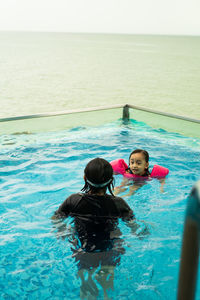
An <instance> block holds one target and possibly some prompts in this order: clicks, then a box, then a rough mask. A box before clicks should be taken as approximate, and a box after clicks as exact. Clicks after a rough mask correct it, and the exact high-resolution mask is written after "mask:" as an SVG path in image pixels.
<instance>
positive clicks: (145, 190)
mask: <svg viewBox="0 0 200 300" xmlns="http://www.w3.org/2000/svg"><path fill="white" fill-rule="evenodd" d="M0 140H1V155H0V164H1V170H0V174H1V177H0V195H1V210H0V222H1V241H0V246H1V264H0V268H1V270H0V274H1V275H0V292H1V297H2V298H3V299H70V298H71V299H79V298H80V287H81V284H82V281H83V280H84V281H85V284H84V288H85V294H86V290H87V291H88V293H90V294H91V295H93V298H92V299H103V289H102V280H103V279H104V284H107V287H108V290H107V294H108V297H110V299H134V300H135V299H136V300H144V299H154V300H156V299H175V298H176V290H177V281H178V269H179V260H180V251H181V240H182V230H183V223H184V215H185V207H186V200H187V196H188V195H189V193H190V190H191V188H192V186H193V184H194V183H195V182H196V181H197V180H198V179H199V170H200V159H199V157H200V150H199V149H200V147H199V146H200V140H199V139H196V138H195V139H194V138H188V137H184V136H181V135H179V134H175V133H169V132H166V131H164V130H162V129H158V130H156V129H152V128H151V127H149V126H147V125H146V124H145V123H142V122H137V121H134V120H132V121H131V122H130V123H129V124H123V123H121V121H120V120H119V121H116V122H112V123H109V124H106V125H104V126H100V127H99V126H97V127H93V128H91V127H76V128H73V129H71V130H65V131H59V132H50V133H37V134H23V135H2V136H1V137H0ZM141 147H142V148H145V149H146V150H147V151H149V154H150V165H151V166H152V165H153V164H160V165H163V166H166V167H167V168H169V170H170V173H169V175H168V177H167V180H166V183H165V186H164V191H163V192H162V193H161V191H160V183H159V181H158V180H156V179H153V180H151V181H149V182H148V183H147V184H146V185H144V186H143V187H142V188H141V189H140V190H138V191H137V192H136V193H135V194H134V195H132V196H130V197H126V198H125V199H126V201H127V202H128V203H129V205H130V206H131V207H132V208H133V210H134V213H135V215H136V218H137V219H138V222H139V224H140V225H141V227H140V229H139V231H140V230H142V228H143V225H142V224H143V223H142V222H141V221H142V220H144V221H145V222H146V223H147V224H149V230H150V234H149V235H147V236H145V237H144V238H138V236H137V235H133V234H131V232H130V229H129V228H128V227H127V226H126V225H125V224H124V223H123V222H122V221H120V223H119V227H120V230H121V232H122V236H121V238H120V243H119V247H122V248H123V251H121V255H120V257H117V259H118V263H117V264H116V266H115V267H112V268H107V269H106V268H102V267H101V266H99V267H98V268H94V269H92V268H91V270H90V272H89V273H88V272H85V273H83V274H82V276H83V277H81V274H80V273H79V272H78V266H77V262H75V260H74V258H73V255H72V254H73V253H72V251H71V243H70V236H69V232H67V236H68V237H66V238H65V239H57V235H56V231H55V229H54V228H53V226H52V223H51V220H50V218H51V216H52V214H53V213H54V211H55V210H56V209H57V208H58V206H59V205H60V204H61V203H62V202H63V201H64V199H65V198H66V197H67V196H68V195H69V194H71V193H74V192H77V191H80V189H81V188H82V186H83V179H82V177H83V170H84V167H85V165H86V164H87V162H88V161H89V160H90V159H92V158H95V157H103V158H105V159H107V160H108V161H111V160H113V159H116V158H124V159H125V160H126V161H127V159H128V156H129V153H130V152H131V151H132V149H134V148H141ZM115 180H116V185H118V184H120V182H121V180H122V177H121V176H120V175H118V176H116V177H115ZM122 196H123V194H122ZM70 221H71V220H70V219H68V220H66V223H67V225H68V224H69V223H70ZM138 233H139V232H138ZM81 278H82V279H81ZM112 285H113V289H110V287H112ZM81 293H82V295H83V293H84V291H81ZM196 299H200V287H198V284H197V297H196Z"/></svg>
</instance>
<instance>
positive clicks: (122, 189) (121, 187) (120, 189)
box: [114, 177, 129, 196]
mask: <svg viewBox="0 0 200 300" xmlns="http://www.w3.org/2000/svg"><path fill="white" fill-rule="evenodd" d="M128 182H129V180H128V179H127V178H125V177H124V178H123V179H122V182H121V184H120V185H119V186H116V187H115V188H114V195H115V196H117V195H118V194H120V193H123V192H125V191H126V190H127V188H128V187H127V184H128Z"/></svg>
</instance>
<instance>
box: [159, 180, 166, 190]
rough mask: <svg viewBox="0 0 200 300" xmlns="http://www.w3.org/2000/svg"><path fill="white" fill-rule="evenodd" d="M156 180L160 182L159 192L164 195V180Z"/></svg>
mask: <svg viewBox="0 0 200 300" xmlns="http://www.w3.org/2000/svg"><path fill="white" fill-rule="evenodd" d="M158 180H159V181H160V192H161V193H164V185H165V180H166V178H159V179H158Z"/></svg>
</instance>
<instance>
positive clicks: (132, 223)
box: [52, 158, 148, 299]
mask: <svg viewBox="0 0 200 300" xmlns="http://www.w3.org/2000/svg"><path fill="white" fill-rule="evenodd" d="M84 181H85V184H84V187H83V188H82V193H76V194H72V195H71V196H69V197H68V198H67V199H66V200H65V201H64V202H63V203H62V204H61V205H60V207H59V208H58V210H57V211H56V212H55V213H54V215H53V217H52V220H53V223H54V226H55V227H56V228H57V229H58V235H62V236H64V234H65V233H64V232H63V230H65V229H64V227H65V223H63V219H64V218H66V217H68V216H70V217H72V218H73V226H72V227H73V231H72V230H71V237H70V241H71V243H72V244H73V249H72V251H73V257H74V258H75V260H76V262H77V265H78V268H79V271H78V275H79V277H80V278H81V282H82V284H81V298H82V299H84V297H86V296H87V295H88V294H89V295H91V296H93V297H97V295H98V292H99V291H98V288H97V286H96V284H95V282H94V280H93V277H94V276H93V275H94V272H96V270H97V268H98V272H97V273H96V274H95V278H96V280H97V281H98V282H99V283H100V285H101V286H102V288H103V292H104V296H105V297H107V290H108V289H109V288H113V278H114V267H115V266H116V265H117V264H119V262H120V257H121V255H122V254H124V252H125V249H124V248H123V240H122V238H121V236H122V233H121V231H120V229H119V227H118V221H119V219H120V218H121V219H122V220H123V221H124V222H125V223H126V224H127V225H128V226H129V227H130V228H131V231H132V232H133V233H134V234H136V230H137V229H138V227H139V225H138V224H137V223H136V219H135V216H134V213H133V211H132V209H131V208H130V207H129V205H128V204H127V203H126V202H125V201H124V200H123V199H122V198H120V197H116V196H114V195H113V193H112V188H113V169H112V166H111V165H110V164H109V162H107V161H106V160H104V159H102V158H95V159H93V160H91V161H90V162H89V163H88V164H87V165H86V167H85V170H84ZM107 190H108V191H109V192H110V195H108V194H107V193H106V191H107ZM146 234H148V229H147V227H146V226H145V228H144V229H143V231H142V232H140V236H139V237H140V238H142V236H144V235H146ZM86 273H87V276H86V275H85V274H86ZM108 275H109V276H108ZM108 277H109V280H108ZM86 278H87V279H86Z"/></svg>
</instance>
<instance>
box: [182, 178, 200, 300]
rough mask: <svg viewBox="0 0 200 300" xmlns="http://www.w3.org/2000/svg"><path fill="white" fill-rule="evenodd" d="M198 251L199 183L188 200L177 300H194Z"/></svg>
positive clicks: (199, 243)
mask: <svg viewBox="0 0 200 300" xmlns="http://www.w3.org/2000/svg"><path fill="white" fill-rule="evenodd" d="M199 251H200V181H198V182H197V183H196V185H195V186H194V187H193V189H192V191H191V193H190V195H189V198H188V205H187V211H186V217H185V226H184V233H183V242H182V252H181V262H180V271H179V284H178V298H177V299H178V300H193V299H195V291H196V283H197V274H198V262H199Z"/></svg>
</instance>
